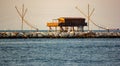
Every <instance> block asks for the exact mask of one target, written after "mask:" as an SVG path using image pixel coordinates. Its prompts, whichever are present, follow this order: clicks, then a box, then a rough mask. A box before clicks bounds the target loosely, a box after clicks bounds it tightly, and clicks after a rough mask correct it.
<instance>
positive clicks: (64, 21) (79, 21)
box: [47, 17, 87, 32]
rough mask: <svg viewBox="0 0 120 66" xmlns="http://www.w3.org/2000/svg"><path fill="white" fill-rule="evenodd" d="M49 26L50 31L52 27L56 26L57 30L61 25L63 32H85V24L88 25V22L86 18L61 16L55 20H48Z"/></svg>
mask: <svg viewBox="0 0 120 66" xmlns="http://www.w3.org/2000/svg"><path fill="white" fill-rule="evenodd" d="M47 26H48V27H49V31H51V29H52V27H55V31H57V27H59V28H60V29H59V30H60V31H61V32H69V31H70V32H71V31H78V32H84V26H87V23H86V22H85V18H80V17H60V18H58V19H54V20H53V22H48V23H47ZM75 28H76V29H75Z"/></svg>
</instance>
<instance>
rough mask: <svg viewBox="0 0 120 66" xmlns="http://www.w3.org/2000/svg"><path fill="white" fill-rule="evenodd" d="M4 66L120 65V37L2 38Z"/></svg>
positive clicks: (0, 52) (0, 51)
mask: <svg viewBox="0 0 120 66" xmlns="http://www.w3.org/2000/svg"><path fill="white" fill-rule="evenodd" d="M0 66H120V38H84V39H82V38H80V39H78V38H77V39H75V38H72V39H52V38H36V39H33V38H32V39H0Z"/></svg>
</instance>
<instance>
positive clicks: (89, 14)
mask: <svg viewBox="0 0 120 66" xmlns="http://www.w3.org/2000/svg"><path fill="white" fill-rule="evenodd" d="M89 9H90V6H89V4H88V31H90V25H89V24H90V23H89V22H90V13H89V12H90V11H89Z"/></svg>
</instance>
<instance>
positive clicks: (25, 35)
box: [0, 32, 120, 39]
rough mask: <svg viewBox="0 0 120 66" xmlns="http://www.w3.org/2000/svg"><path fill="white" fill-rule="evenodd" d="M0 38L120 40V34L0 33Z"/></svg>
mask: <svg viewBox="0 0 120 66" xmlns="http://www.w3.org/2000/svg"><path fill="white" fill-rule="evenodd" d="M0 38H1V39H2V38H120V32H0Z"/></svg>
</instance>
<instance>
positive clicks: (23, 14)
mask: <svg viewBox="0 0 120 66" xmlns="http://www.w3.org/2000/svg"><path fill="white" fill-rule="evenodd" d="M15 8H16V10H17V12H18V14H19V16H20V18H21V20H22V25H21V29H22V30H23V23H26V24H27V25H28V26H29V27H31V28H33V29H35V30H37V31H38V28H36V27H34V26H32V25H31V24H30V23H29V22H28V21H27V20H25V19H24V17H25V15H26V13H27V8H26V9H24V4H23V6H22V13H20V11H19V10H18V8H17V6H15Z"/></svg>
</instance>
